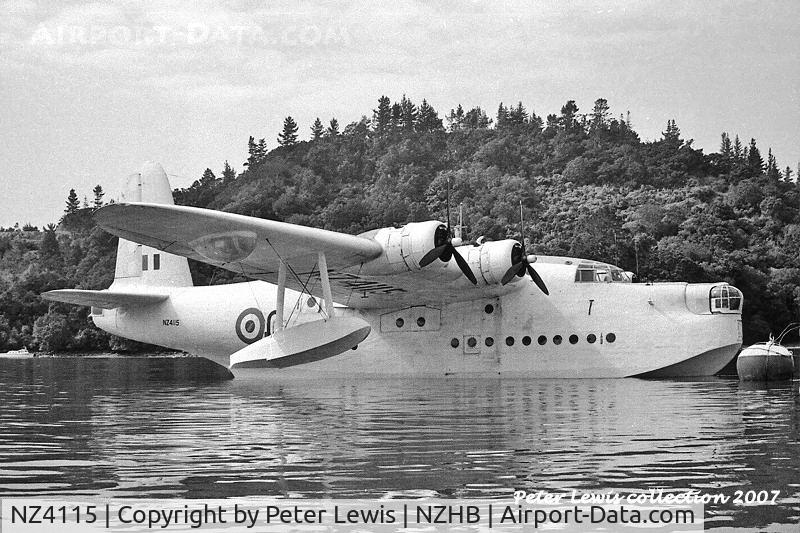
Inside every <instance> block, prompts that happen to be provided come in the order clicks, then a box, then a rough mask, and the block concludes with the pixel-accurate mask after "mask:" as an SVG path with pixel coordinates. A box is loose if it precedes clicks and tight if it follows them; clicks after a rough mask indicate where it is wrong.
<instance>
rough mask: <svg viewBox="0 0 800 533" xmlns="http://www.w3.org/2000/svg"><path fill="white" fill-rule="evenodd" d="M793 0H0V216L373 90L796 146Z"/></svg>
mask: <svg viewBox="0 0 800 533" xmlns="http://www.w3.org/2000/svg"><path fill="white" fill-rule="evenodd" d="M798 20H800V2H797V1H796V0H785V1H770V0H763V1H745V0H742V1H726V2H719V1H714V0H711V1H704V2H698V1H686V2H682V1H669V2H668V1H663V0H656V1H650V0H643V1H636V2H633V1H630V2H622V1H616V0H604V1H598V2H594V1H580V2H578V1H555V0H554V1H529V2H522V1H491V2H490V1H483V0H472V1H470V0H466V1H460V2H456V1H452V0H442V1H438V2H422V1H410V0H393V1H391V2H379V1H368V0H361V1H346V0H321V1H317V2H305V1H288V0H276V1H268V0H261V1H249V0H238V1H228V2H225V1H223V0H213V1H208V0H200V1H188V0H150V1H147V0H145V1H134V0H120V1H116V2H72V1H69V0H67V1H60V2H50V1H26V0H19V1H6V0H0V104H1V105H0V126H2V131H1V132H0V136H1V137H0V138H1V139H2V142H0V169H2V171H1V172H2V173H1V174H0V226H5V227H8V226H12V225H13V224H14V223H16V222H19V223H20V224H21V225H22V224H24V223H28V222H30V223H32V224H34V225H37V226H40V227H41V226H43V225H45V224H47V223H49V222H57V221H58V219H59V218H60V216H61V215H62V213H63V209H64V205H65V201H66V197H67V194H68V192H69V190H70V189H71V188H74V189H75V190H76V191H77V193H78V195H79V197H80V198H81V199H83V198H84V197H85V196H87V197H89V201H90V202H91V201H92V189H93V187H94V186H95V185H97V184H100V185H102V186H103V188H104V189H105V191H106V193H107V194H106V199H110V198H115V197H117V195H118V194H119V190H120V188H121V183H122V181H123V180H124V178H125V176H127V175H129V174H131V173H134V172H137V171H138V170H139V169H140V168H141V166H142V163H143V162H144V161H148V160H153V161H158V162H160V163H161V164H162V165H163V166H164V168H165V169H166V171H167V174H168V175H169V176H170V181H171V183H172V186H173V187H187V186H189V185H190V184H191V183H192V182H193V181H194V180H196V179H198V178H199V177H200V176H201V175H202V173H203V171H204V170H205V169H206V168H207V167H208V168H211V169H212V170H213V171H214V172H215V173H216V174H217V175H218V176H219V175H220V174H221V171H222V168H223V164H224V161H226V160H227V161H229V162H230V164H231V165H232V166H233V167H234V169H236V170H237V171H241V170H242V162H244V161H245V160H246V159H247V139H248V137H249V136H250V135H253V136H254V137H256V138H257V139H258V138H261V137H264V138H266V140H267V143H268V146H269V147H274V146H276V144H277V142H276V137H277V134H278V132H279V131H280V129H281V126H282V124H283V119H284V117H286V116H287V115H291V116H292V117H294V118H295V120H296V121H297V122H298V124H299V125H300V132H301V137H303V138H308V137H309V135H310V132H309V127H310V125H311V123H312V122H313V120H314V118H315V117H317V116H319V117H320V118H321V119H322V120H323V122H326V123H327V121H328V120H329V119H330V118H331V117H336V118H337V119H338V120H339V123H340V124H341V125H342V126H344V125H345V124H347V123H348V122H351V121H354V120H358V119H359V118H360V117H361V116H362V115H365V114H366V115H370V114H371V111H372V110H373V109H374V108H375V107H377V99H378V97H380V96H381V95H383V94H385V95H387V96H389V97H390V98H391V99H392V100H399V99H400V97H401V96H402V95H403V94H406V95H408V96H409V97H410V98H411V99H412V100H413V101H415V102H417V103H419V102H420V101H422V99H423V98H426V99H427V100H428V102H429V103H430V104H431V105H433V106H434V108H436V109H437V110H438V112H439V116H440V117H444V115H446V114H447V113H448V112H449V110H450V109H452V108H454V107H456V106H457V105H458V104H462V105H463V106H464V107H465V108H471V107H474V106H477V105H479V106H481V107H483V108H484V109H487V110H488V111H489V114H490V115H493V114H494V112H495V110H496V109H497V106H498V104H499V103H500V102H504V103H506V104H510V103H516V102H519V101H522V102H523V104H524V105H525V106H526V107H527V108H528V109H529V110H530V109H533V110H534V111H535V112H536V113H537V114H539V115H541V116H546V115H547V114H549V113H558V112H559V111H560V109H561V106H562V105H563V104H564V103H565V102H566V101H567V100H570V99H573V100H575V101H576V102H577V104H578V106H579V107H580V108H581V111H585V112H588V111H590V110H591V108H592V105H593V102H594V101H595V100H596V99H597V98H606V99H607V100H608V103H609V105H610V107H611V112H612V113H613V114H614V115H617V116H618V115H619V114H624V113H627V112H628V111H629V112H630V118H631V122H632V124H633V127H634V129H635V130H636V131H637V132H638V133H639V134H640V136H641V137H642V139H644V140H652V139H657V138H660V136H661V132H662V131H663V130H664V129H665V126H666V123H667V121H668V120H669V119H675V121H676V122H677V125H678V127H679V128H680V130H681V134H682V136H683V137H684V138H685V139H694V144H693V146H695V147H698V148H703V149H704V150H705V152H706V153H709V152H714V151H717V150H718V149H719V143H720V134H721V133H722V132H723V131H726V132H728V133H729V134H730V135H731V137H733V136H734V135H737V134H738V135H739V136H740V137H741V138H742V139H743V141H744V142H747V141H749V139H750V138H751V137H752V138H755V139H756V140H757V142H758V145H759V147H760V149H761V152H762V154H763V155H764V157H765V158H766V154H767V150H768V148H770V147H771V148H772V150H773V153H774V154H775V156H776V157H777V160H778V164H779V166H780V168H784V167H785V166H787V165H789V166H791V167H792V169H793V170H795V171H796V170H797V168H798V162H800V55H799V54H800V32H798V30H797V21H798Z"/></svg>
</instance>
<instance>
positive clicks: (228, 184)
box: [0, 95, 800, 350]
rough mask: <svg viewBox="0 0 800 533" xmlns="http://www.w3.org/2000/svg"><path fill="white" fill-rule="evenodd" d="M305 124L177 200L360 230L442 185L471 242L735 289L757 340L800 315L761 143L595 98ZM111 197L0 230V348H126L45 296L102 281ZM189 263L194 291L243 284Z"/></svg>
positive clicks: (789, 225) (430, 199)
mask: <svg viewBox="0 0 800 533" xmlns="http://www.w3.org/2000/svg"><path fill="white" fill-rule="evenodd" d="M299 132H300V127H299V126H298V124H297V122H296V121H295V120H294V119H293V118H292V117H291V116H287V117H286V118H285V120H284V124H283V128H282V129H281V131H279V132H278V134H277V136H276V137H275V144H273V143H268V142H267V141H266V137H263V138H259V139H258V140H256V136H251V137H250V138H249V139H248V157H247V160H246V161H244V162H242V171H241V172H238V173H237V172H236V171H235V170H234V168H233V167H232V166H231V165H230V164H229V163H228V161H225V162H224V164H223V165H222V168H221V170H220V172H219V174H220V177H219V178H218V177H217V175H216V174H215V172H214V171H212V170H211V169H206V170H205V172H204V173H203V174H202V176H200V177H199V178H198V179H197V180H196V181H195V182H194V183H192V184H191V185H190V186H189V187H186V188H179V189H176V190H175V191H174V197H175V201H176V203H178V204H181V205H193V206H198V207H208V208H212V209H221V210H225V211H230V212H236V213H241V214H245V215H250V216H256V217H263V218H269V219H274V220H283V221H287V222H292V223H296V224H304V225H309V226H315V227H321V228H326V229H330V230H335V231H344V232H348V233H360V232H363V231H367V230H369V229H373V228H376V227H382V226H387V225H392V224H402V223H405V222H409V221H417V220H427V219H433V218H436V219H439V220H443V219H444V216H445V211H446V209H445V188H446V187H445V184H446V183H447V182H449V183H450V187H451V200H450V201H451V205H452V206H454V207H455V206H458V205H462V206H463V209H464V218H465V220H464V223H465V224H464V225H465V238H469V239H476V238H477V237H479V236H485V237H487V238H493V239H500V238H519V235H520V234H521V233H524V234H525V235H526V236H527V242H526V245H527V247H528V250H529V252H530V253H537V254H546V255H567V256H576V257H585V258H591V259H597V260H601V261H607V262H610V263H614V264H617V265H619V266H621V267H622V268H624V269H626V270H630V271H633V272H635V273H636V274H637V276H638V279H639V280H640V281H644V280H649V281H670V280H672V281H690V282H708V281H728V282H730V283H733V284H734V285H736V286H738V287H739V288H740V289H742V290H743V292H744V294H745V297H746V305H745V308H744V334H745V342H748V343H749V342H755V341H757V340H763V339H765V338H766V336H767V335H768V334H769V332H770V331H779V330H780V329H781V328H782V327H783V326H784V325H785V324H786V323H788V322H791V321H795V320H797V319H798V312H799V311H800V268H798V266H799V265H800V261H798V260H799V259H800V191H798V186H797V184H796V182H795V180H794V179H793V178H794V175H795V173H794V172H793V171H792V168H791V167H790V166H786V167H784V168H783V170H781V167H780V166H779V165H778V162H777V160H776V157H775V155H773V153H772V150H770V149H768V150H767V157H766V160H765V159H764V157H763V155H762V148H761V147H759V146H758V144H757V142H756V140H755V139H750V140H749V141H747V142H744V141H742V140H741V139H740V138H739V136H738V135H736V134H732V135H731V134H729V133H728V132H724V133H722V134H721V137H720V147H719V150H718V151H717V152H712V153H708V154H706V153H704V152H703V150H700V149H697V148H694V147H693V146H692V144H693V142H692V140H691V139H685V138H684V137H683V134H682V132H681V130H680V127H679V126H678V124H677V123H676V121H675V120H674V119H669V120H667V121H666V124H665V128H664V131H663V132H662V135H661V137H660V138H659V139H656V140H652V141H646V142H645V141H642V140H641V139H640V137H639V135H638V134H637V133H636V131H635V130H634V128H633V127H632V124H631V117H630V114H629V113H625V114H618V115H614V114H612V113H611V109H610V105H609V103H608V101H607V100H605V99H603V98H599V99H597V100H596V101H595V102H594V103H593V106H592V107H591V109H590V110H589V111H588V112H581V110H580V108H579V107H578V105H577V103H576V102H575V101H574V100H568V101H567V102H566V103H565V104H564V105H563V106H562V107H561V109H560V110H559V111H558V112H557V113H550V114H546V115H539V114H537V113H536V112H535V111H534V109H533V108H530V107H526V105H524V104H523V103H522V102H517V103H515V104H504V103H500V104H499V105H498V107H497V111H496V112H495V113H493V114H492V115H491V116H490V115H489V114H488V113H487V111H486V110H484V109H482V108H481V107H477V106H475V107H468V106H463V105H461V104H459V105H457V106H455V107H453V108H452V109H450V111H449V112H448V113H446V114H444V115H443V117H440V115H439V113H438V112H437V110H435V109H434V108H433V107H432V106H431V105H430V104H429V103H428V102H427V100H422V102H421V103H420V104H419V105H417V104H415V103H414V102H413V101H412V100H411V99H410V98H408V97H407V96H405V95H403V96H402V97H401V98H400V100H399V101H395V102H392V100H391V99H390V98H389V97H387V96H381V97H380V98H379V99H378V101H377V105H376V106H375V108H374V109H372V110H371V112H370V113H369V114H368V115H367V114H365V115H363V116H362V117H361V118H360V119H358V120H355V121H353V122H350V123H348V124H346V125H344V126H343V127H340V124H339V121H338V120H337V119H336V118H335V117H334V118H331V119H329V120H327V122H326V123H323V121H322V120H321V119H320V118H316V119H315V120H314V121H313V122H312V124H311V125H310V126H309V130H308V132H309V133H308V135H307V139H308V140H301V139H300V137H301V136H300V133H299ZM100 192H102V188H100ZM95 193H96V191H95ZM102 203H103V200H102V195H101V196H100V197H99V199H98V197H97V196H96V195H95V202H93V203H89V202H88V200H87V199H86V198H84V202H83V204H82V205H79V204H80V202H78V196H77V194H76V193H75V192H74V191H71V192H70V197H69V198H68V200H67V209H66V211H67V212H65V215H64V217H63V218H62V220H61V221H60V223H59V225H58V227H57V228H56V227H55V226H52V227H51V226H48V227H47V228H45V229H44V230H43V231H41V232H37V231H27V232H23V231H10V232H3V233H0V350H2V349H11V348H18V347H20V346H22V345H26V346H28V347H29V348H32V349H41V350H98V349H108V348H109V346H110V345H111V346H114V347H116V348H120V347H125V346H126V343H125V342H123V341H121V340H119V339H113V338H111V337H110V336H108V335H106V334H104V333H102V332H99V331H97V330H96V328H94V327H93V325H91V323H90V322H89V321H88V319H87V317H86V310H85V309H81V308H76V307H71V306H65V305H62V304H56V303H47V302H44V301H42V300H41V299H40V298H38V294H39V293H40V292H42V291H45V290H49V289H52V288H63V287H78V288H104V287H107V286H108V285H109V284H110V282H111V280H112V279H113V267H114V252H115V243H116V239H115V238H113V237H110V236H109V235H108V234H106V233H105V232H103V231H101V230H99V229H98V228H96V227H95V226H94V225H93V222H92V219H91V212H92V211H93V210H94V209H95V208H97V207H99V206H100V205H102ZM520 203H521V205H522V209H523V220H524V224H525V227H524V228H521V227H520V217H519V208H520ZM191 269H192V274H193V277H194V280H195V283H196V284H205V283H227V282H230V281H235V280H237V279H238V278H237V277H236V276H235V275H234V274H232V273H230V272H228V271H216V270H215V269H212V268H211V267H209V266H207V265H201V264H195V263H192V264H191ZM127 346H130V345H129V344H127Z"/></svg>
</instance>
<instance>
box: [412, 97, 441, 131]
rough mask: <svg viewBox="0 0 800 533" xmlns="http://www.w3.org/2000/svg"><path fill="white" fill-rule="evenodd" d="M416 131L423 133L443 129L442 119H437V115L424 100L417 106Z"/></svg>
mask: <svg viewBox="0 0 800 533" xmlns="http://www.w3.org/2000/svg"><path fill="white" fill-rule="evenodd" d="M416 129H417V131H420V132H424V133H429V132H432V131H438V130H441V129H443V126H442V119H440V118H439V114H438V113H437V112H436V110H435V109H434V108H433V107H432V106H431V105H430V104H429V103H428V102H427V101H426V100H425V99H424V98H423V99H422V104H420V106H419V115H418V117H417V125H416Z"/></svg>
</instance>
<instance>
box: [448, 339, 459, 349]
mask: <svg viewBox="0 0 800 533" xmlns="http://www.w3.org/2000/svg"><path fill="white" fill-rule="evenodd" d="M459 344H461V343H460V342H458V339H457V338H455V337H453V340H451V341H450V346H452V347H453V348H458V345H459Z"/></svg>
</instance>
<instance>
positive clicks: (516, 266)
mask: <svg viewBox="0 0 800 533" xmlns="http://www.w3.org/2000/svg"><path fill="white" fill-rule="evenodd" d="M531 257H533V259H531ZM535 261H536V257H535V256H530V257H529V256H527V255H525V252H524V250H523V249H522V245H521V244H520V243H515V244H514V247H513V248H511V268H509V269H508V270H506V273H505V274H503V279H501V280H500V283H501V284H502V285H506V284H508V282H510V281H511V280H512V279H513V278H514V276H519V277H522V276H524V275H525V272H527V273H528V275H529V276H530V277H531V279H532V280H533V282H534V283H535V284H536V286H537V287H539V289H540V290H541V291H542V292H543V293H545V294H547V295H548V296H549V295H550V291H548V290H547V285H545V284H544V280H543V279H542V277H541V276H540V275H539V273H538V272H536V270H535V269H534V268H533V267H532V266H531V263H534V262H535Z"/></svg>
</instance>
